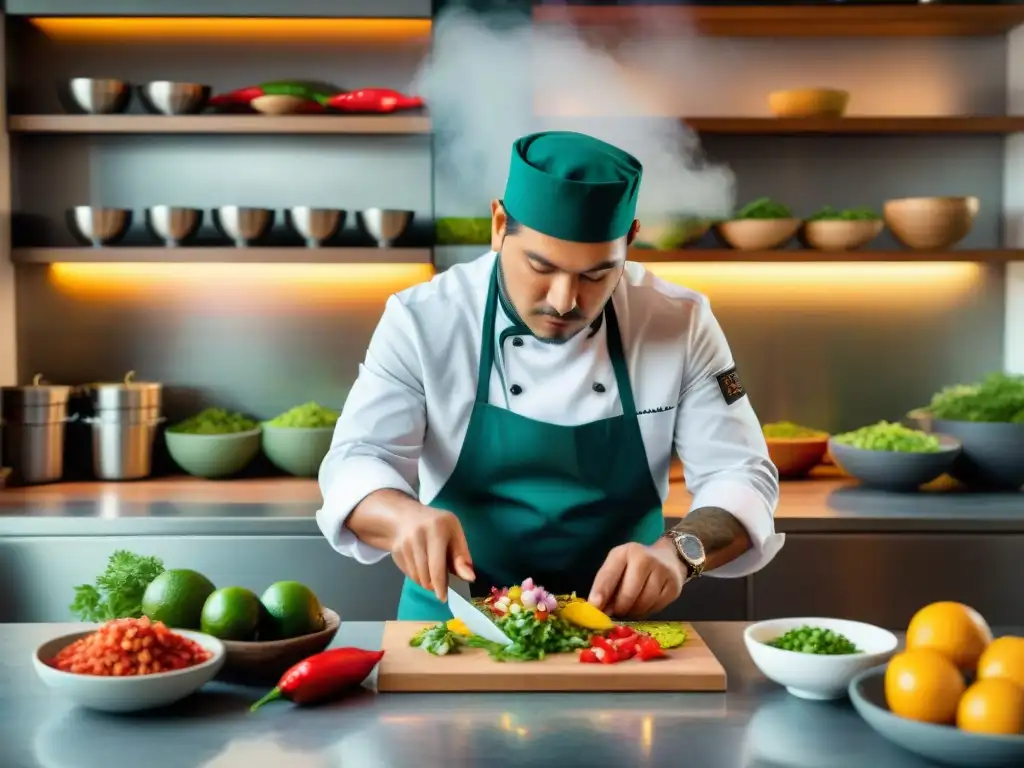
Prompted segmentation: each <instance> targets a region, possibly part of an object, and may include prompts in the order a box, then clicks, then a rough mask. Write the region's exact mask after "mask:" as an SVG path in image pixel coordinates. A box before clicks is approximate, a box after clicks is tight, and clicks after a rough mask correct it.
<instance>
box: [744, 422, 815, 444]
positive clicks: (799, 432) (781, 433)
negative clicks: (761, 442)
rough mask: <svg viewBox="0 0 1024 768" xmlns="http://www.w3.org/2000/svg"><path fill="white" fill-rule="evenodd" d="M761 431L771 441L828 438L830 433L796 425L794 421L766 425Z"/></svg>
mask: <svg viewBox="0 0 1024 768" xmlns="http://www.w3.org/2000/svg"><path fill="white" fill-rule="evenodd" d="M761 431H763V432H764V436H765V437H766V438H769V439H771V438H776V439H782V440H785V439H793V438H800V437H828V432H824V431H822V430H820V429H812V428H811V427H804V426H801V425H799V424H794V423H793V422H792V421H776V422H772V423H770V424H764V425H762V427H761Z"/></svg>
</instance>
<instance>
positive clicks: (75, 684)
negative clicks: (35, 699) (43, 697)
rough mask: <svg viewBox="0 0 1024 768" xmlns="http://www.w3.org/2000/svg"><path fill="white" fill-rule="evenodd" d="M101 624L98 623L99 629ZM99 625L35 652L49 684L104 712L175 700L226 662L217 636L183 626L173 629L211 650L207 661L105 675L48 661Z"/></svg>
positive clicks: (49, 642)
mask: <svg viewBox="0 0 1024 768" xmlns="http://www.w3.org/2000/svg"><path fill="white" fill-rule="evenodd" d="M98 628H99V627H98V626H97V628H96V629H98ZM96 629H89V630H83V631H80V632H72V633H71V634H68V635H62V636H61V637H55V638H53V639H52V640H47V641H46V642H45V643H43V644H42V645H40V646H39V647H38V648H36V650H35V653H33V654H32V665H33V666H34V667H35V670H36V674H38V675H39V678H40V679H41V680H42V681H43V682H44V683H45V684H46V685H47V686H49V687H50V688H53V689H54V690H56V691H59V692H60V693H61V695H63V696H65V697H66V698H68V699H69V700H71V701H72V702H74V703H75V704H78V705H79V706H81V707H86V708H88V709H96V710H99V711H101V712H140V711H142V710H145V709H154V708H156V707H164V706H167V705H168V704H173V703H174V702H176V701H180V700H181V699H184V698H185V697H186V696H188V695H190V694H192V693H195V692H196V691H198V690H199V689H200V688H202V687H203V686H204V685H206V683H208V682H209V681H210V680H211V679H213V676H214V675H216V674H217V672H219V671H220V668H221V666H222V665H223V664H224V655H225V654H224V644H223V643H222V642H221V641H220V640H218V639H217V638H215V637H211V636H210V635H204V634H203V633H201V632H190V631H187V630H184V629H176V630H173V631H174V632H175V633H176V634H179V635H182V636H183V637H187V638H189V639H190V640H193V641H194V642H196V643H198V644H199V645H201V646H202V647H203V648H205V649H206V650H207V651H209V652H210V653H211V654H213V655H212V656H211V657H210V658H209V659H208V660H207V661H204V662H203V663H202V664H197V665H195V666H194V667H187V668H185V669H175V670H172V671H170V672H155V673H153V674H151V675H138V676H134V677H103V676H100V675H79V674H75V673H73V672H63V671H61V670H59V669H55V668H54V667H51V666H50V665H49V664H47V663H46V662H47V661H50V660H52V659H53V657H54V656H56V655H57V653H58V652H59V651H60V650H61V649H62V648H65V647H67V646H69V645H71V643H73V642H75V640H78V639H79V638H82V637H85V636H86V635H91V634H92V633H93V632H95V631H96Z"/></svg>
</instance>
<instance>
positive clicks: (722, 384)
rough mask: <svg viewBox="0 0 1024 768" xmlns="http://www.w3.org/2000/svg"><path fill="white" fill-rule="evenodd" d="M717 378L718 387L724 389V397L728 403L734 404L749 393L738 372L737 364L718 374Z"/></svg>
mask: <svg viewBox="0 0 1024 768" xmlns="http://www.w3.org/2000/svg"><path fill="white" fill-rule="evenodd" d="M715 380H716V381H717V382H718V388H719V389H720V390H722V397H723V398H725V404H726V405H732V404H733V403H735V402H736V401H737V400H739V399H740V398H742V397H743V396H744V395H746V394H747V390H745V389H744V388H743V384H741V383H740V377H739V374H737V373H736V366H735V365H734V366H733V367H732V368H730V369H729V370H727V371H723V372H722V373H720V374H718V375H717V376H716V377H715Z"/></svg>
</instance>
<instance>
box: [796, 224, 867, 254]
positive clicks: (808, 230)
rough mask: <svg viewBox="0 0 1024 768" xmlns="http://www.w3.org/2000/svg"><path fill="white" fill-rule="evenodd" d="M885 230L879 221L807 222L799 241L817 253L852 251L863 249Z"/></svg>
mask: <svg viewBox="0 0 1024 768" xmlns="http://www.w3.org/2000/svg"><path fill="white" fill-rule="evenodd" d="M884 228H885V222H883V221H882V220H881V219H875V220H873V221H872V220H862V221H828V220H825V221H808V222H805V223H804V226H803V230H802V232H801V234H800V239H801V240H802V241H803V242H804V243H805V244H806V245H807V247H808V248H815V249H817V250H819V251H853V250H856V249H857V248H863V247H864V246H865V245H867V244H868V243H870V242H871V241H872V240H874V239H875V238H876V237H878V236H879V235H880V234H881V232H882V230H883V229H884Z"/></svg>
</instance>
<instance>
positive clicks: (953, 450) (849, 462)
mask: <svg viewBox="0 0 1024 768" xmlns="http://www.w3.org/2000/svg"><path fill="white" fill-rule="evenodd" d="M936 437H938V438H939V440H940V441H941V443H942V450H940V451H938V452H936V453H902V452H899V451H868V450H865V449H863V448H853V447H851V446H849V445H843V444H842V443H837V442H836V441H835V438H832V439H830V440H829V441H828V451H829V453H830V454H831V456H832V460H833V461H834V462H835V463H836V464H837V465H838V466H839V468H840V469H842V470H843V471H844V472H846V473H847V474H849V475H852V476H853V477H855V478H856V479H858V480H860V482H861V483H862V484H863V485H865V486H867V487H869V488H878V489H879V490H883V491H916V490H917V489H918V488H919V487H921V486H922V485H924V484H925V483H930V482H931V481H932V480H934V479H935V478H937V477H941V476H942V475H943V474H945V473H946V472H948V471H949V470H950V469H951V468H952V466H953V462H955V461H956V457H957V455H958V454H959V453H960V443H959V441H957V440H955V439H954V438H952V437H949V436H948V435H936Z"/></svg>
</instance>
